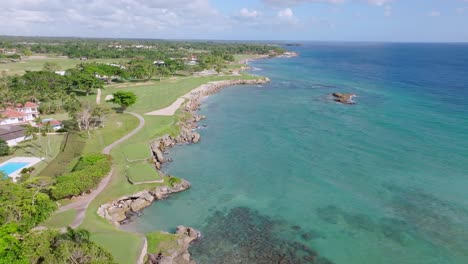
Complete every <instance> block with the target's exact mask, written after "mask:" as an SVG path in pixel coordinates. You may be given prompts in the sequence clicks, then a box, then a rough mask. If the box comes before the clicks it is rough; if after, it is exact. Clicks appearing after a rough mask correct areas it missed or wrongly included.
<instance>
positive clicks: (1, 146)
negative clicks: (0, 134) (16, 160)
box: [0, 138, 10, 156]
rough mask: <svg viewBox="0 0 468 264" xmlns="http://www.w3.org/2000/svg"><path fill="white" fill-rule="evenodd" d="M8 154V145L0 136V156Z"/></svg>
mask: <svg viewBox="0 0 468 264" xmlns="http://www.w3.org/2000/svg"><path fill="white" fill-rule="evenodd" d="M8 154H10V147H9V146H8V144H7V143H6V141H5V140H3V139H1V138H0V156H7V155H8Z"/></svg>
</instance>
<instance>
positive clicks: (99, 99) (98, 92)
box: [96, 88, 101, 104]
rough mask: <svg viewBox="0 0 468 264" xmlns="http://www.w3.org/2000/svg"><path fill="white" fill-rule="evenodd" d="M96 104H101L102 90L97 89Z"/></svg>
mask: <svg viewBox="0 0 468 264" xmlns="http://www.w3.org/2000/svg"><path fill="white" fill-rule="evenodd" d="M96 104H101V88H99V89H97V95H96Z"/></svg>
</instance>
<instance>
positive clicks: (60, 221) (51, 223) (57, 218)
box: [41, 209, 76, 228]
mask: <svg viewBox="0 0 468 264" xmlns="http://www.w3.org/2000/svg"><path fill="white" fill-rule="evenodd" d="M75 216H76V210H74V209H71V210H68V211H65V212H62V213H58V214H53V215H51V217H50V218H49V219H48V220H47V221H45V222H44V223H42V224H41V225H42V226H45V227H47V228H62V227H67V226H69V225H71V223H72V222H73V220H74V219H75Z"/></svg>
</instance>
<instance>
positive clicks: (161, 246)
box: [146, 232, 178, 254]
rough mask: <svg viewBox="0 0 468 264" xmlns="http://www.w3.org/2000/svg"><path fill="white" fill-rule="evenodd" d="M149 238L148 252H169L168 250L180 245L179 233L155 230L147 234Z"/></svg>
mask: <svg viewBox="0 0 468 264" xmlns="http://www.w3.org/2000/svg"><path fill="white" fill-rule="evenodd" d="M146 239H147V240H148V253H150V254H158V253H163V254H165V253H167V251H168V250H170V249H174V248H177V247H178V244H177V235H175V234H169V233H165V232H154V233H149V234H146Z"/></svg>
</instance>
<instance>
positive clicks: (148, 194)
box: [97, 180, 190, 225]
mask: <svg viewBox="0 0 468 264" xmlns="http://www.w3.org/2000/svg"><path fill="white" fill-rule="evenodd" d="M189 188H190V183H189V182H188V181H186V180H181V182H180V183H175V184H174V185H173V186H159V187H156V189H154V190H151V191H142V192H139V193H136V194H134V195H131V196H124V197H121V198H120V199H117V201H114V202H112V203H108V204H103V205H101V206H100V207H99V209H98V212H97V213H98V214H99V215H100V216H101V217H104V218H106V219H107V220H109V221H111V222H112V223H114V224H115V225H119V224H125V223H127V222H128V221H130V220H131V218H132V217H133V216H134V215H138V214H139V213H140V212H141V211H142V210H143V209H145V208H146V207H148V206H150V205H151V204H152V203H153V202H154V201H157V200H162V199H166V198H167V197H168V196H169V194H171V193H178V192H181V191H184V190H187V189H189Z"/></svg>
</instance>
